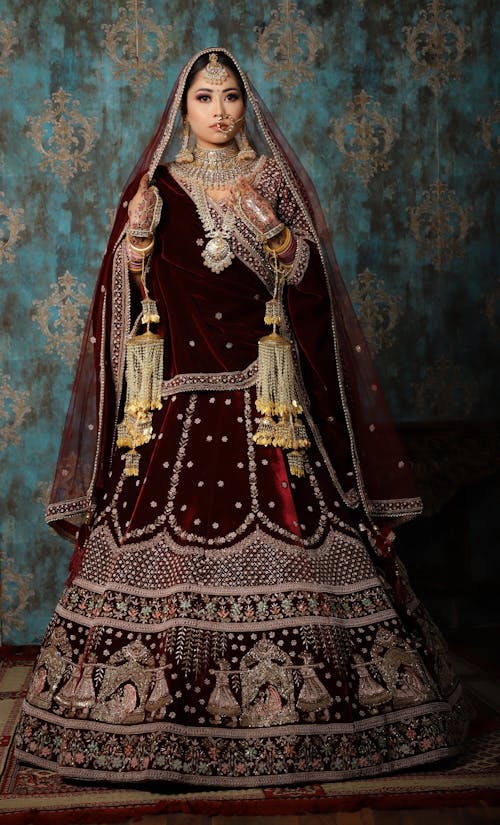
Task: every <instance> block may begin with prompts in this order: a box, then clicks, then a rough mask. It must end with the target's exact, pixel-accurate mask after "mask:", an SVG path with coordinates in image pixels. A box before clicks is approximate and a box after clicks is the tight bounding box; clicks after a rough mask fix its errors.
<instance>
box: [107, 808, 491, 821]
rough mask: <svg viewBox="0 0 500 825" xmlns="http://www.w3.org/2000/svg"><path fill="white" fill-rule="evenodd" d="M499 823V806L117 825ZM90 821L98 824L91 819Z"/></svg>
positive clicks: (163, 817) (188, 817)
mask: <svg viewBox="0 0 500 825" xmlns="http://www.w3.org/2000/svg"><path fill="white" fill-rule="evenodd" d="M483 823H489V825H500V808H488V807H486V806H481V807H474V808H435V809H426V810H422V811H416V810H411V811H373V810H370V809H368V808H363V809H362V810H360V811H355V812H353V813H344V812H342V813H330V814H304V815H302V816H299V815H298V816H279V815H278V816H204V815H203V814H198V815H196V814H159V815H158V816H146V817H144V818H143V819H140V820H137V819H134V820H132V819H129V820H126V821H125V822H123V823H116V825H483ZM93 825H100V823H94V824H93Z"/></svg>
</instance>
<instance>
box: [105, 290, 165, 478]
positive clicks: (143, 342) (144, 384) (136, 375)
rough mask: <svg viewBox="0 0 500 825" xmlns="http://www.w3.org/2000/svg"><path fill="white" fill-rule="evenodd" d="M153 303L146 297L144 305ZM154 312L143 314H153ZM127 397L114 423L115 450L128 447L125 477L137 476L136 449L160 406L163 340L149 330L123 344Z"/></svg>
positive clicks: (147, 435) (144, 441)
mask: <svg viewBox="0 0 500 825" xmlns="http://www.w3.org/2000/svg"><path fill="white" fill-rule="evenodd" d="M148 302H149V303H150V304H153V305H154V302H153V301H149V299H148V298H146V300H145V301H143V308H144V304H147V303H148ZM155 310H156V305H154V309H153V308H151V307H147V308H146V310H145V311H146V312H148V313H149V312H150V311H151V312H150V314H154V312H155ZM125 374H126V381H127V395H126V399H125V412H124V416H123V420H122V421H121V422H120V423H119V424H118V430H117V438H116V444H117V447H129V452H128V453H127V454H126V455H125V467H124V470H123V472H124V475H125V476H137V475H139V459H140V455H139V453H138V452H137V449H136V448H137V447H141V446H142V445H143V444H147V443H148V442H149V441H150V440H151V437H152V435H153V410H159V409H161V406H162V401H161V391H162V382H163V339H162V338H161V336H160V335H156V334H155V333H153V332H151V331H150V330H149V328H148V329H147V330H146V332H144V333H143V334H142V335H136V336H134V337H133V338H131V339H130V341H129V342H128V343H127V355H126V369H125Z"/></svg>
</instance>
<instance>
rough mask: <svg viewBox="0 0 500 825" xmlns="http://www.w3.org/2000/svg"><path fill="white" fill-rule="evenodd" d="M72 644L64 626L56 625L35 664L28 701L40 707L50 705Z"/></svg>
mask: <svg viewBox="0 0 500 825" xmlns="http://www.w3.org/2000/svg"><path fill="white" fill-rule="evenodd" d="M70 655H71V645H70V643H69V640H68V637H67V635H66V631H65V630H64V628H63V627H61V626H59V627H56V628H55V630H54V631H53V633H52V634H51V636H50V638H49V642H48V644H47V645H46V646H45V647H43V648H42V650H41V652H40V656H39V657H38V661H37V663H36V666H35V671H34V675H33V680H32V682H31V687H30V690H29V693H28V697H27V698H28V701H29V702H31V703H32V704H33V705H36V706H37V707H39V708H48V707H50V704H51V701H52V696H53V695H54V692H55V690H56V688H57V686H58V684H59V682H60V681H61V679H62V677H63V674H64V671H65V670H66V660H67V658H68V657H69V656H70Z"/></svg>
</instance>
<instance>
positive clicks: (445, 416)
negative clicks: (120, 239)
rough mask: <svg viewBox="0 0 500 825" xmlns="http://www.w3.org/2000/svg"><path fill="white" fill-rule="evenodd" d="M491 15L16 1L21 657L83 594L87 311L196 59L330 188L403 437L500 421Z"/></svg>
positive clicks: (10, 321)
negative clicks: (78, 569)
mask: <svg viewBox="0 0 500 825" xmlns="http://www.w3.org/2000/svg"><path fill="white" fill-rule="evenodd" d="M495 5H496V4H495V3H493V2H487V0H449V2H441V0H431V1H430V2H427V0H337V1H336V2H331V0H322V1H321V0H320V2H317V0H299V1H298V2H297V3H295V2H291V0H283V2H279V0H268V2H261V0H255V2H252V3H247V2H243V0H233V2H228V3H226V2H222V1H221V0H169V2H167V0H150V2H145V0H116V2H115V0H104V1H103V2H97V0H73V2H71V3H68V2H63V0H30V1H29V2H28V0H0V118H1V129H0V273H1V274H0V277H1V289H2V297H3V300H2V313H1V316H2V320H1V324H2V325H1V336H2V337H1V342H2V345H1V352H0V461H1V466H2V479H3V482H2V486H1V490H0V497H1V498H0V501H1V511H2V525H1V546H0V569H1V573H2V583H1V588H0V608H1V616H2V618H1V622H2V626H1V629H2V638H3V641H4V642H6V643H15V644H26V643H32V642H34V641H36V640H39V639H40V637H41V634H42V632H43V630H44V627H45V625H46V623H47V621H48V619H49V617H50V615H51V612H52V608H53V606H54V604H55V601H56V599H57V597H58V595H59V591H60V589H61V587H62V584H63V581H64V578H65V572H66V565H67V560H68V557H69V553H70V547H69V545H67V544H66V543H64V542H63V541H61V540H59V539H58V538H57V537H56V536H55V535H54V534H52V532H51V531H50V530H49V528H48V527H46V526H45V524H44V519H43V508H44V503H45V501H46V499H47V494H48V490H49V487H50V483H51V478H52V473H53V467H54V463H55V460H56V454H57V448H58V439H59V434H60V431H61V428H62V424H63V420H64V415H65V409H66V405H67V401H68V396H69V391H70V387H71V382H72V373H73V369H74V366H75V359H76V356H77V352H78V340H79V336H80V334H81V331H82V325H83V320H84V316H85V311H86V307H87V305H88V302H89V298H90V295H91V292H92V285H93V282H94V279H95V276H96V273H97V269H98V266H99V262H100V257H101V254H102V251H103V249H104V246H105V243H106V239H107V233H108V230H109V227H110V222H111V220H112V216H113V213H114V209H115V206H116V201H117V198H118V196H119V193H120V190H121V186H122V184H123V183H124V181H125V179H126V178H127V176H128V173H129V171H130V169H131V167H132V165H133V163H134V162H135V159H136V158H137V156H138V154H139V153H140V150H141V148H142V146H143V144H144V143H145V141H146V139H147V138H148V137H149V136H150V134H151V132H152V129H153V125H154V124H155V122H156V120H157V119H158V117H159V114H160V112H161V110H162V108H163V105H164V101H165V98H166V94H167V93H168V91H169V89H170V87H171V85H172V83H173V80H174V78H175V77H176V75H177V73H178V71H179V69H180V68H181V66H182V65H183V63H184V62H185V60H186V59H187V58H188V57H189V56H190V55H191V54H192V53H193V52H195V51H197V50H198V49H200V48H205V47H207V46H211V45H214V44H219V45H223V46H226V47H227V48H229V49H230V50H231V51H233V52H234V53H235V54H236V55H237V56H238V58H239V60H240V62H241V64H242V65H243V66H244V67H245V68H246V69H247V70H248V73H249V74H250V76H251V78H252V80H253V81H254V83H255V84H256V85H257V88H258V89H259V90H260V91H261V93H262V95H263V96H264V99H265V100H266V102H267V104H268V105H269V106H270V108H271V109H272V111H273V112H274V114H275V116H276V119H277V120H278V122H279V123H280V125H281V126H282V128H283V131H284V132H285V134H286V135H287V137H288V138H289V140H290V142H291V143H292V145H293V146H294V147H295V149H296V150H297V152H298V153H299V155H300V156H301V158H302V159H303V161H304V163H305V165H306V167H307V169H308V171H309V172H310V174H311V176H312V178H313V180H314V181H315V183H316V185H317V188H318V190H319V193H320V197H321V199H322V202H323V205H324V208H325V211H326V214H327V217H328V220H329V223H330V226H331V229H332V233H333V237H334V242H335V247H336V251H337V255H338V258H339V262H340V265H341V267H342V270H343V273H344V278H345V280H346V282H347V284H348V286H349V289H350V291H351V294H352V298H353V300H354V302H355V306H356V308H357V311H358V313H359V316H360V318H361V321H362V323H363V326H364V329H365V332H366V334H367V336H368V339H369V341H370V343H371V346H372V349H373V352H374V354H375V357H376V361H377V365H378V368H379V371H380V374H381V378H382V381H383V384H384V386H385V390H386V393H387V396H388V399H389V402H390V404H391V408H392V411H393V414H394V416H395V418H396V420H397V421H399V422H422V423H425V422H429V421H432V422H436V421H450V420H455V421H457V420H458V421H475V422H478V421H486V422H487V421H491V420H492V419H494V418H495V417H496V414H497V411H498V381H497V379H496V375H495V356H496V351H497V345H498V341H499V332H500V322H499V314H498V304H499V297H500V286H499V280H498V269H497V263H496V259H495V241H496V238H495V231H494V227H495V219H496V218H497V217H498V213H496V212H495V208H496V205H495V190H496V185H497V180H496V179H497V176H498V168H499V166H500V140H499V135H500V93H499V89H498V48H497V46H498V11H497V12H496V14H497V17H496V20H495V18H494V13H495V9H494V7H495ZM495 38H496V39H497V44H496V46H495ZM495 61H497V62H496V63H495Z"/></svg>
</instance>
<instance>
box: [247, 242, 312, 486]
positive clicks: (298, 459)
mask: <svg viewBox="0 0 500 825" xmlns="http://www.w3.org/2000/svg"><path fill="white" fill-rule="evenodd" d="M273 269H274V272H275V276H276V280H275V290H274V295H273V298H272V299H271V300H270V301H268V302H267V303H266V310H265V317H264V322H265V323H266V324H268V325H272V327H273V331H272V333H270V335H265V336H264V337H263V338H261V339H260V341H259V356H258V370H257V399H256V402H255V405H256V407H257V410H258V412H260V413H261V414H262V418H261V419H260V422H259V425H258V428H257V432H256V433H254V435H253V440H254V441H255V443H256V444H260V445H262V446H266V447H267V446H270V445H271V444H272V445H273V446H274V447H281V448H282V449H286V450H290V452H289V453H288V456H287V458H288V463H289V467H290V473H291V474H292V475H294V476H303V475H304V455H303V452H302V451H303V449H306V448H307V447H309V446H310V442H309V439H308V437H307V431H306V428H305V425H304V424H303V422H302V421H301V420H300V418H299V416H300V414H301V412H302V407H301V405H300V404H299V402H298V400H297V389H296V381H295V370H294V365H293V355H292V345H291V343H290V341H289V340H288V339H287V338H285V337H284V336H283V335H281V334H280V333H279V332H278V331H277V327H278V325H279V324H280V323H281V315H282V311H281V305H280V302H279V299H278V286H279V279H280V276H281V273H280V270H279V267H278V264H277V260H276V256H274V267H273ZM276 419H277V420H276Z"/></svg>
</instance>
